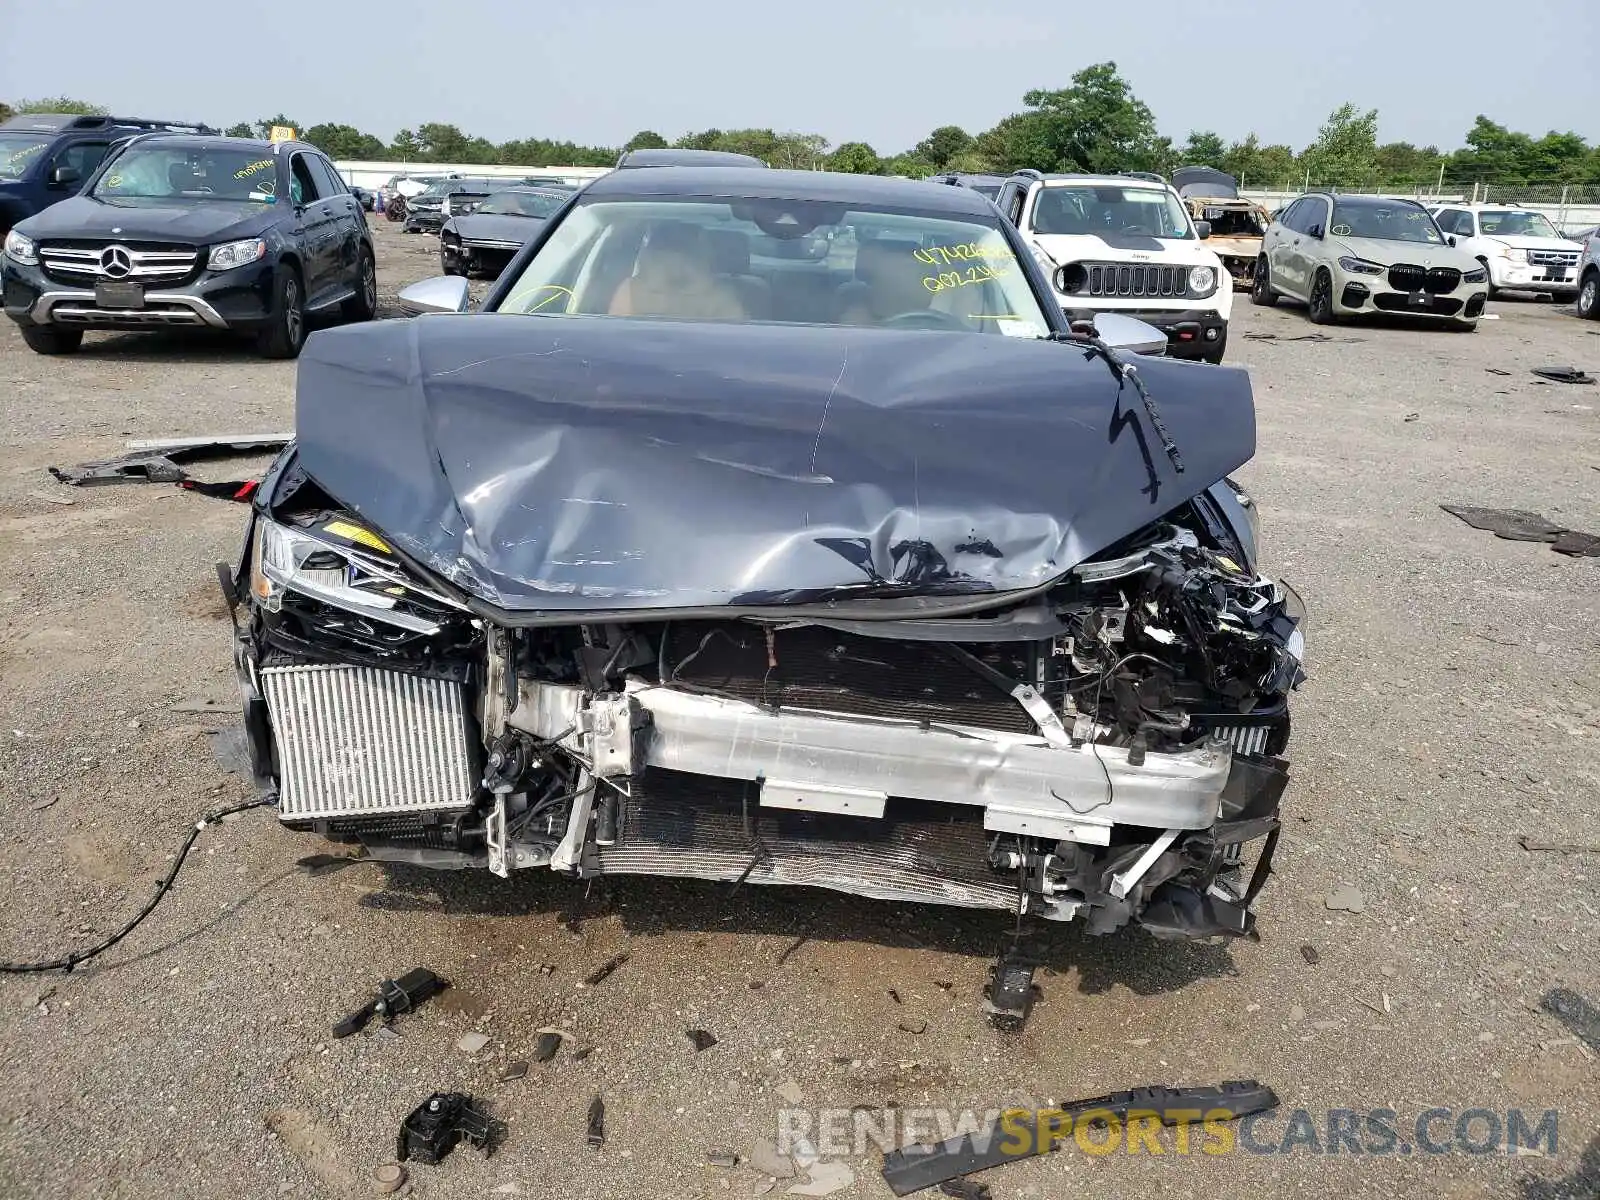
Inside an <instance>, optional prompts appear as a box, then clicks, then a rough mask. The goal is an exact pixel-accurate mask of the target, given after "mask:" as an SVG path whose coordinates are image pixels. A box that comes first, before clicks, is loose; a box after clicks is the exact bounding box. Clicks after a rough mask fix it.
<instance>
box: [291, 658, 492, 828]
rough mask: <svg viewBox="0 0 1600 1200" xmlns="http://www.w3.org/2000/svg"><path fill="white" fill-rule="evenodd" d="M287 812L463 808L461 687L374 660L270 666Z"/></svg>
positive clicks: (465, 755) (466, 768)
mask: <svg viewBox="0 0 1600 1200" xmlns="http://www.w3.org/2000/svg"><path fill="white" fill-rule="evenodd" d="M261 690H262V692H263V694H264V695H265V696H266V701H267V709H268V711H269V712H270V713H271V716H272V726H273V731H274V734H275V735H276V738H277V744H278V773H279V812H278V815H279V818H280V819H281V820H285V821H309V820H321V819H324V818H330V817H353V816H366V815H369V814H375V813H413V812H426V811H431V810H439V809H459V808H464V807H466V806H467V805H468V804H470V803H471V801H472V796H473V790H474V784H473V778H472V768H471V762H470V759H469V751H468V744H467V727H466V719H465V716H464V702H463V696H462V686H461V685H460V684H459V683H451V682H449V681H446V680H441V679H420V678H418V677H417V676H415V675H407V674H404V673H402V672H399V671H380V670H376V669H374V668H372V667H347V666H325V665H321V664H312V665H306V666H292V667H265V668H263V669H262V671H261Z"/></svg>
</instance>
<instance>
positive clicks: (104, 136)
mask: <svg viewBox="0 0 1600 1200" xmlns="http://www.w3.org/2000/svg"><path fill="white" fill-rule="evenodd" d="M156 130H166V131H168V132H173V133H215V132H216V130H214V129H211V128H209V127H208V126H205V125H185V124H182V123H180V122H176V121H149V120H146V119H145V118H143V117H80V116H77V115H76V114H74V113H22V114H20V115H18V116H15V117H12V118H11V119H10V120H7V121H4V122H0V235H4V234H5V233H6V231H7V230H9V229H10V228H11V227H12V226H13V225H15V224H16V223H17V222H18V221H20V220H22V219H23V218H24V217H31V216H33V214H34V213H37V212H42V211H43V210H45V209H47V208H49V207H50V206H51V205H52V204H58V203H60V202H61V201H62V200H65V199H66V198H67V197H69V196H71V195H72V194H73V193H74V192H76V191H77V190H78V189H79V188H80V187H82V186H83V181H84V180H85V179H87V178H89V176H90V175H92V174H94V169H95V168H96V167H98V166H99V165H100V163H101V161H102V160H104V159H105V157H106V156H107V155H108V154H110V153H111V151H112V150H113V149H115V148H116V147H118V146H120V145H121V144H122V143H123V142H125V141H127V140H128V139H129V138H131V137H134V136H136V135H138V134H141V133H150V132H153V131H156Z"/></svg>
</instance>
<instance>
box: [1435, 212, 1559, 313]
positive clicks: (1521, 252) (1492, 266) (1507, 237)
mask: <svg viewBox="0 0 1600 1200" xmlns="http://www.w3.org/2000/svg"><path fill="white" fill-rule="evenodd" d="M1428 211H1429V212H1431V213H1432V214H1433V219H1434V220H1435V221H1436V222H1438V224H1439V228H1440V230H1441V231H1443V233H1444V235H1445V236H1446V237H1449V238H1454V239H1455V245H1456V248H1457V249H1458V250H1465V251H1466V252H1467V253H1468V254H1470V255H1472V257H1473V258H1475V259H1477V260H1478V261H1479V262H1481V263H1482V264H1483V265H1484V266H1485V267H1487V268H1488V269H1489V294H1490V295H1491V296H1492V295H1494V293H1495V292H1497V291H1499V290H1500V289H1502V288H1509V289H1513V290H1521V291H1531V292H1549V293H1550V294H1551V295H1552V296H1554V297H1555V299H1556V303H1558V304H1571V303H1572V302H1573V301H1574V300H1576V299H1577V298H1578V260H1579V259H1580V258H1582V257H1583V246H1582V244H1581V243H1579V242H1574V241H1571V240H1569V239H1567V238H1565V237H1562V236H1561V234H1560V233H1559V232H1558V231H1557V230H1556V227H1555V226H1554V225H1552V224H1550V219H1549V218H1548V217H1546V216H1545V215H1544V214H1543V213H1539V212H1533V211H1531V210H1529V209H1525V208H1516V207H1514V206H1508V205H1504V204H1454V205H1441V206H1435V207H1433V208H1430V209H1429V210H1428Z"/></svg>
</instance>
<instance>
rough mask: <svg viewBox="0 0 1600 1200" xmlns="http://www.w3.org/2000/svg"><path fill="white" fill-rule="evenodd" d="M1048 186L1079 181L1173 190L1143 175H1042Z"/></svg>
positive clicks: (1098, 184)
mask: <svg viewBox="0 0 1600 1200" xmlns="http://www.w3.org/2000/svg"><path fill="white" fill-rule="evenodd" d="M1042 181H1043V182H1044V184H1045V185H1046V186H1047V187H1048V186H1053V185H1060V184H1067V183H1079V184H1085V185H1087V186H1090V187H1145V188H1149V189H1151V190H1152V191H1161V192H1166V191H1171V190H1172V189H1171V185H1170V184H1166V183H1160V182H1158V181H1156V180H1154V179H1148V178H1145V177H1144V176H1141V175H1045V176H1043V177H1042Z"/></svg>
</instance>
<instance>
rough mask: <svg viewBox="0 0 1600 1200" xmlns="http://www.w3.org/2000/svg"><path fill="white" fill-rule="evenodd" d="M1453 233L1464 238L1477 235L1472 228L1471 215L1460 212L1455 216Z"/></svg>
mask: <svg viewBox="0 0 1600 1200" xmlns="http://www.w3.org/2000/svg"><path fill="white" fill-rule="evenodd" d="M1455 232H1456V233H1458V234H1462V235H1464V236H1466V237H1473V236H1475V235H1476V234H1477V230H1475V229H1474V228H1473V216H1472V214H1471V213H1469V212H1461V213H1457V214H1456V228H1455Z"/></svg>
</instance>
